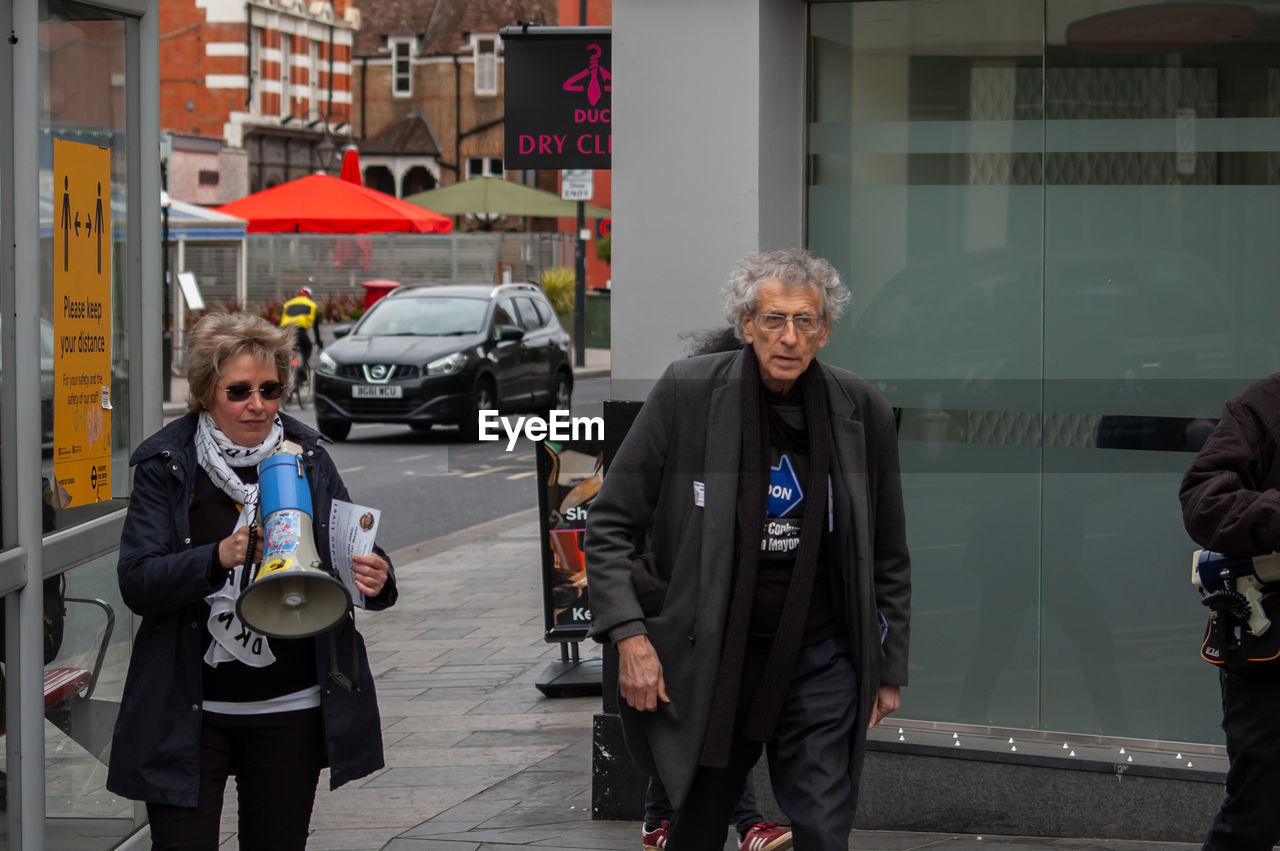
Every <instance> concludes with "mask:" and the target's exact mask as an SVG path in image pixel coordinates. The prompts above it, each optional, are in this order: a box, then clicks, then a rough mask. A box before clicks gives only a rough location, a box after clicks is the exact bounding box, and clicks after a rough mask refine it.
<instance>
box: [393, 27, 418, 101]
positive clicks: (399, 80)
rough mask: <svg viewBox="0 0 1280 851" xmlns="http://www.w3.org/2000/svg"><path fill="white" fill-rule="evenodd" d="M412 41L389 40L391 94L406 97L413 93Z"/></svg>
mask: <svg viewBox="0 0 1280 851" xmlns="http://www.w3.org/2000/svg"><path fill="white" fill-rule="evenodd" d="M412 53H413V41H412V39H395V40H393V41H392V42H391V94H392V96H393V97H408V96H409V95H411V94H413V58H412Z"/></svg>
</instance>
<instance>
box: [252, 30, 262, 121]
mask: <svg viewBox="0 0 1280 851" xmlns="http://www.w3.org/2000/svg"><path fill="white" fill-rule="evenodd" d="M249 89H250V91H251V93H252V97H253V101H252V103H251V104H250V106H249V110H250V112H252V114H254V115H261V114H262V29H261V28H260V27H253V28H252V29H251V30H250V31H249Z"/></svg>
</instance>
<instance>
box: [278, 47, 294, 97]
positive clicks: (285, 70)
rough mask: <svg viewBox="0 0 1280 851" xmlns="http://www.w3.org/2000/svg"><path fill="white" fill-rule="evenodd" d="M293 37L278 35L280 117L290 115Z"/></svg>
mask: <svg viewBox="0 0 1280 851" xmlns="http://www.w3.org/2000/svg"><path fill="white" fill-rule="evenodd" d="M292 42H293V36H291V35H289V34H288V33H282V34H281V35H280V116H281V117H284V116H286V115H292V114H293V110H292V104H291V103H290V101H292V100H293V91H292V85H291V83H292V80H291V77H292V76H293V56H292V54H293V51H292V50H291V49H290V48H292V47H293V43H292Z"/></svg>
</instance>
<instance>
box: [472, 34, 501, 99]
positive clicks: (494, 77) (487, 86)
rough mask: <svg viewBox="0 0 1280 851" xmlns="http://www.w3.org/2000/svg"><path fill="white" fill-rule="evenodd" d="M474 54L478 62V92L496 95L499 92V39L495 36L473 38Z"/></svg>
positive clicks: (479, 93)
mask: <svg viewBox="0 0 1280 851" xmlns="http://www.w3.org/2000/svg"><path fill="white" fill-rule="evenodd" d="M471 44H472V50H473V51H474V53H473V56H474V59H475V63H476V94H478V95H496V94H497V93H498V39H497V38H496V37H494V36H485V37H480V36H476V37H473V39H472V42H471Z"/></svg>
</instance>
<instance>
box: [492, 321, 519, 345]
mask: <svg viewBox="0 0 1280 851" xmlns="http://www.w3.org/2000/svg"><path fill="white" fill-rule="evenodd" d="M523 339H524V329H523V328H517V327H516V326H515V325H499V326H498V342H499V343H514V342H516V341H517V340H523Z"/></svg>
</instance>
